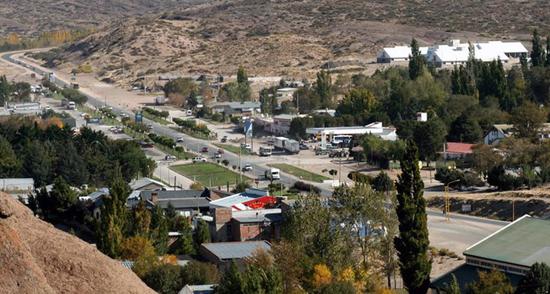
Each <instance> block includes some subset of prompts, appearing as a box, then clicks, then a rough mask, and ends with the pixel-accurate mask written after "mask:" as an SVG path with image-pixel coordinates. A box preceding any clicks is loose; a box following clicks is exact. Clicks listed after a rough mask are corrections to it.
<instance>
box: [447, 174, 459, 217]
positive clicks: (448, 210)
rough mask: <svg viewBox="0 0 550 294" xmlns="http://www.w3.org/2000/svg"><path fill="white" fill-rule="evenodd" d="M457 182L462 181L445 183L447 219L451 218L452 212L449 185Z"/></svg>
mask: <svg viewBox="0 0 550 294" xmlns="http://www.w3.org/2000/svg"><path fill="white" fill-rule="evenodd" d="M457 182H460V180H454V181H452V182H449V183H447V184H446V185H445V217H446V218H447V221H449V220H450V217H449V214H450V212H451V203H450V202H449V186H450V185H451V184H453V183H457Z"/></svg>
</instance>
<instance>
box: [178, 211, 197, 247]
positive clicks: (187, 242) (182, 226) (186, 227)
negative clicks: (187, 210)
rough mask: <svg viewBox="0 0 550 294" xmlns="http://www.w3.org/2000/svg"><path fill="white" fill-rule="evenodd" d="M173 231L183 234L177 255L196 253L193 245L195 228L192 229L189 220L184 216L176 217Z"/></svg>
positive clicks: (179, 241)
mask: <svg viewBox="0 0 550 294" xmlns="http://www.w3.org/2000/svg"><path fill="white" fill-rule="evenodd" d="M173 229H174V230H175V231H177V232H179V233H180V234H181V236H180V237H179V240H178V246H177V249H176V254H193V253H195V247H194V244H193V228H191V224H190V223H189V219H188V218H186V217H183V216H179V217H176V218H175V219H174V228H173Z"/></svg>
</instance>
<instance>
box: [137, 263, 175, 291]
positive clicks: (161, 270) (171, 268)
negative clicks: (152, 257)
mask: <svg viewBox="0 0 550 294" xmlns="http://www.w3.org/2000/svg"><path fill="white" fill-rule="evenodd" d="M180 275H181V267H180V266H179V265H173V264H163V265H159V266H157V267H155V268H153V269H152V270H151V271H150V272H148V273H147V274H145V277H143V281H144V282H145V284H147V286H149V287H151V289H153V290H155V291H157V292H158V293H162V294H177V293H178V292H179V291H180V290H181V288H182V287H183V286H185V285H183V284H182V281H181V279H180Z"/></svg>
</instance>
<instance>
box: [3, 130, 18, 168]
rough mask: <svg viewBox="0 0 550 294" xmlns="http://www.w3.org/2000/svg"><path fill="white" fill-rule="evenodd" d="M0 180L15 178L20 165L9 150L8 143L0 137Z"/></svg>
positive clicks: (9, 145) (11, 150) (10, 149)
mask: <svg viewBox="0 0 550 294" xmlns="http://www.w3.org/2000/svg"><path fill="white" fill-rule="evenodd" d="M0 154H1V156H0V178H17V177H19V170H20V169H21V163H20V162H19V160H18V159H17V156H16V154H15V152H14V151H13V149H12V148H11V144H10V142H8V140H6V138H4V137H3V136H2V135H0Z"/></svg>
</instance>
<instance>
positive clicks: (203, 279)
mask: <svg viewBox="0 0 550 294" xmlns="http://www.w3.org/2000/svg"><path fill="white" fill-rule="evenodd" d="M181 279H182V284H183V285H205V284H217V283H218V282H219V281H220V272H219V271H218V268H217V267H216V266H215V265H214V264H212V263H208V262H200V261H195V260H193V261H191V262H189V263H188V264H187V265H185V266H184V267H183V269H182V271H181Z"/></svg>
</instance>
